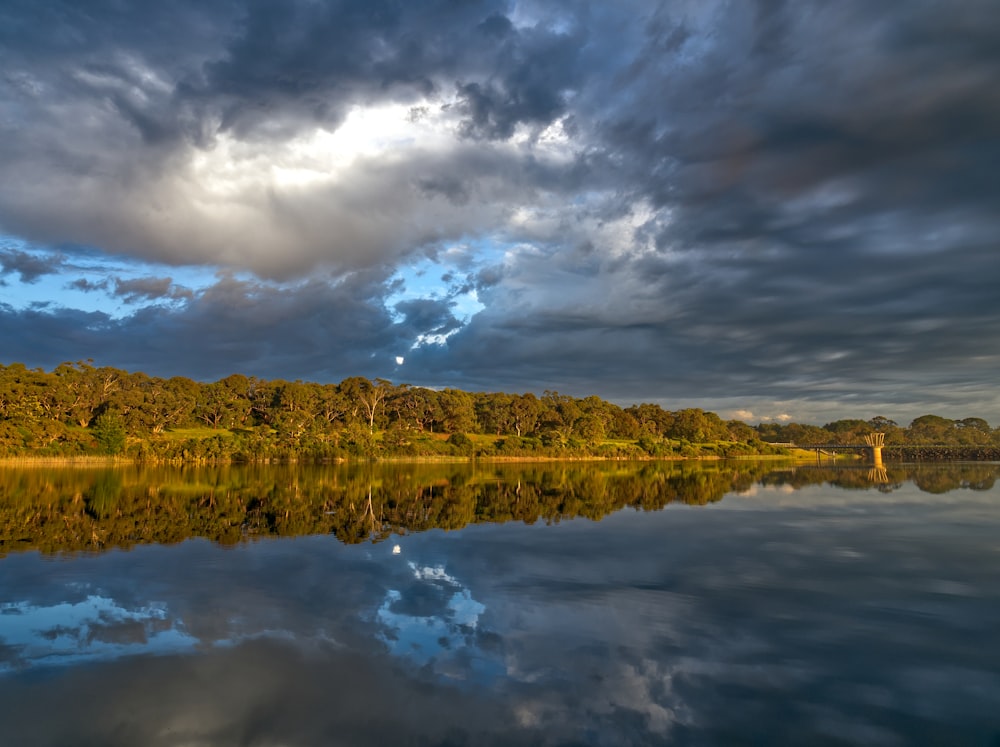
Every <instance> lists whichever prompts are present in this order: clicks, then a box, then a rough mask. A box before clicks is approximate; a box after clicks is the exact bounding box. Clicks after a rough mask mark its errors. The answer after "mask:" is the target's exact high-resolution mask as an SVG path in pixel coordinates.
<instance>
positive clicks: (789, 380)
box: [0, 0, 1000, 425]
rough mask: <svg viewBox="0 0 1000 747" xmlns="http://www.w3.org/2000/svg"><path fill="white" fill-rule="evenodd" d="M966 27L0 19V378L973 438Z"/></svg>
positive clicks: (919, 18)
mask: <svg viewBox="0 0 1000 747" xmlns="http://www.w3.org/2000/svg"><path fill="white" fill-rule="evenodd" d="M997 80H1000V14H997V13H996V12H995V5H994V2H993V0H950V1H948V2H945V1H944V0H937V1H932V0H907V1H906V2H879V3H872V2H869V1H868V0H838V1H837V2H826V1H820V0H815V1H813V0H797V1H796V2H784V1H782V0H728V1H723V0H664V1H663V2H649V1H646V0H617V1H616V2H614V3H608V2H603V1H595V2H587V0H573V1H572V2H569V1H565V0H544V1H542V0H525V1H511V2H504V1H501V0H481V1H478V2H476V1H472V0H464V1H463V0H411V1H408V2H398V1H389V0H386V1H383V0H281V1H280V2H278V1H277V0H274V1H269V0H176V1H175V2H171V3H140V2H127V1H125V2H123V1H122V0H65V1H64V2H60V1H58V0H4V2H3V3H0V164H2V172H0V173H2V178H0V363H3V364H10V363H13V362H22V363H25V364H26V365H28V366H30V367H42V368H45V369H46V370H50V369H51V368H52V367H54V366H56V365H58V364H59V363H62V362H64V361H77V360H87V359H92V360H93V361H94V363H95V365H108V366H115V367H119V368H124V369H127V370H133V371H144V372H146V373H148V374H150V375H154V376H163V377H167V376H187V377H190V378H194V379H197V380H200V381H212V380H217V379H219V378H222V377H224V376H227V375H229V374H231V373H243V374H246V375H252V376H257V377H261V378H266V379H286V380H295V379H302V380H305V381H317V382H324V383H325V382H338V381H340V380H342V379H344V378H347V377H350V376H358V375H360V376H366V377H369V378H375V377H382V378H386V379H389V380H391V381H393V382H394V383H397V384H398V383H409V384H413V385H419V386H431V387H458V388H462V389H466V390H471V391H507V392H526V391H532V392H536V393H539V394H540V393H542V392H544V391H546V390H554V391H558V392H560V393H563V394H572V395H575V396H587V395H590V394H596V395H598V396H601V397H603V398H605V399H609V400H612V401H614V402H617V403H619V404H622V405H623V406H627V405H629V404H633V403H639V402H654V403H657V404H660V405H661V406H663V407H665V408H667V409H680V408H682V407H702V408H704V409H708V410H713V411H715V412H718V413H719V414H720V415H722V416H723V417H726V418H741V419H744V420H747V421H748V422H751V423H756V422H763V421H768V420H795V421H798V422H816V423H824V422H828V421H830V420H834V419H839V418H846V417H861V418H865V419H867V418H871V417H874V416H876V415H883V416H886V417H889V418H892V419H894V420H897V421H898V422H900V423H901V424H904V425H905V424H907V423H909V421H910V420H912V419H913V418H914V417H917V416H919V415H922V414H926V413H936V414H939V415H943V416H945V417H952V418H962V417H969V416H977V417H984V418H986V419H987V420H989V421H990V422H991V423H992V424H993V425H1000V391H998V388H997V385H996V382H997V379H998V375H1000V261H998V260H997V259H996V257H995V256H994V255H995V254H996V242H997V236H998V234H1000V231H998V228H1000V179H998V178H997V171H998V167H1000V88H998V86H997V85H996V81H997Z"/></svg>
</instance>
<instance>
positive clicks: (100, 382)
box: [0, 361, 1000, 461]
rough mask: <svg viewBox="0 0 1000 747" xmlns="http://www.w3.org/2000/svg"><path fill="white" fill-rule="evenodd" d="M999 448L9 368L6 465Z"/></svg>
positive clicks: (357, 390) (698, 417) (315, 386)
mask: <svg viewBox="0 0 1000 747" xmlns="http://www.w3.org/2000/svg"><path fill="white" fill-rule="evenodd" d="M872 431H880V432H883V433H885V442H886V445H887V446H892V445H901V444H936V445H950V446H984V447H985V446H998V445H1000V430H998V429H993V428H992V427H991V426H990V424H989V423H987V422H986V421H985V420H983V419H982V418H977V417H967V418H964V419H961V420H951V419H948V418H944V417H941V416H938V415H931V414H928V415H923V416H921V417H919V418H916V419H915V420H914V421H912V422H911V423H910V424H909V425H908V426H901V425H899V424H898V423H896V422H895V421H893V420H891V419H889V418H887V417H885V416H875V417H872V418H870V419H868V420H861V419H848V420H838V421H835V422H832V423H827V424H826V425H823V426H817V425H808V424H799V423H788V424H781V425H779V424H776V423H760V424H757V425H756V426H752V425H749V424H747V423H745V422H743V421H741V420H728V421H726V420H723V419H722V418H720V417H719V416H718V415H717V414H716V413H713V412H708V411H704V410H701V409H698V408H685V409H681V410H676V411H671V410H667V409H664V408H663V407H661V406H660V405H656V404H649V403H642V404H633V405H631V406H628V407H621V406H619V405H616V404H614V403H611V402H608V401H606V400H603V399H601V398H600V397H598V396H594V395H592V396H588V397H583V398H577V397H572V396H569V395H565V394H560V393H559V392H556V391H546V392H544V393H543V394H542V395H541V396H537V395H535V394H533V393H530V392H529V393H524V394H511V393H504V392H466V391H461V390H458V389H451V388H444V389H429V388H425V387H417V386H412V385H409V384H394V383H392V382H390V381H387V380H384V379H376V380H374V381H370V380H368V379H365V378H363V377H357V376H356V377H351V378H347V379H344V380H343V381H341V382H340V383H337V384H319V383H312V382H303V381H298V380H297V381H284V380H281V379H274V380H264V379H258V378H255V377H248V376H244V375H242V374H233V375H231V376H227V377H225V378H223V379H220V380H218V381H214V382H206V383H202V382H197V381H194V380H192V379H188V378H184V377H172V378H168V379H164V378H159V377H156V376H150V375H147V374H145V373H142V372H129V371H124V370H121V369H117V368H111V367H107V366H95V365H93V364H92V363H91V362H89V361H87V362H82V361H81V362H77V363H63V364H61V365H59V366H57V367H56V368H55V369H53V370H52V371H48V372H47V371H44V370H42V369H28V368H26V367H25V366H24V365H23V364H20V363H13V364H11V365H7V366H5V365H0V456H50V457H60V456H78V455H86V454H107V455H125V456H128V457H133V458H137V459H171V460H218V461H253V460H258V459H293V458H309V459H336V458H348V457H367V458H370V457H376V456H474V455H478V456H496V457H503V456H539V457H552V456H599V457H609V458H643V457H662V456H680V457H696V456H723V457H725V456H739V455H748V454H761V453H773V452H774V451H776V450H778V449H780V448H783V447H787V446H788V445H790V444H796V445H803V446H808V445H817V444H857V443H861V441H862V438H863V436H864V435H865V434H867V433H870V432H872Z"/></svg>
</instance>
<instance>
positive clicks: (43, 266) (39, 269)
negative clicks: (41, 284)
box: [0, 249, 63, 283]
mask: <svg viewBox="0 0 1000 747" xmlns="http://www.w3.org/2000/svg"><path fill="white" fill-rule="evenodd" d="M62 266H63V259H62V258H61V257H54V256H39V255H38V254H33V253H31V252H23V251H19V250H17V249H8V250H5V251H0V275H8V274H16V275H18V276H19V277H20V278H21V282H22V283H34V282H36V281H37V280H38V279H39V278H40V277H42V276H43V275H52V274H54V273H57V272H59V271H60V270H61V269H62Z"/></svg>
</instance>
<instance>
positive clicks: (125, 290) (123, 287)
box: [114, 277, 193, 303]
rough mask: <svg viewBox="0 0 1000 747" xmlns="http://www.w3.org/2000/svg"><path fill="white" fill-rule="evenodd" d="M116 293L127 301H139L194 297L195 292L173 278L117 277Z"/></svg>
mask: <svg viewBox="0 0 1000 747" xmlns="http://www.w3.org/2000/svg"><path fill="white" fill-rule="evenodd" d="M114 295H115V296H117V297H119V298H121V299H122V300H124V301H125V302H126V303H135V302H137V301H155V300H158V299H173V300H176V299H181V298H192V297H193V294H192V293H191V291H189V290H187V289H186V288H178V287H177V286H176V285H174V281H173V280H172V279H171V278H153V277H148V278H134V279H131V280H123V279H122V278H115V289H114Z"/></svg>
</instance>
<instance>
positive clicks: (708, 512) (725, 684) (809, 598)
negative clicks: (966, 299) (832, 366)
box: [0, 464, 1000, 747]
mask: <svg viewBox="0 0 1000 747" xmlns="http://www.w3.org/2000/svg"><path fill="white" fill-rule="evenodd" d="M906 469H907V470H908V471H900V470H899V469H897V468H896V467H890V468H889V475H888V477H889V478H890V482H888V483H875V484H873V483H871V482H869V481H868V479H867V472H868V470H867V468H859V469H848V470H842V469H828V468H825V467H824V468H813V467H810V468H807V469H790V468H777V469H776V468H775V467H774V465H753V464H745V465H721V464H719V465H710V466H709V468H708V469H705V470H698V469H697V468H692V467H690V466H689V467H686V468H681V467H678V466H675V465H582V466H581V465H562V466H557V465H548V466H538V467H533V468H531V469H528V470H522V471H518V470H515V469H513V468H507V467H504V468H500V469H499V470H491V471H489V472H488V473H486V474H482V473H477V472H474V471H471V470H463V469H461V468H458V467H454V466H453V467H434V468H427V469H425V468H419V469H418V468H408V469H404V468H402V467H394V468H392V469H391V470H389V471H387V472H385V473H377V472H372V471H368V472H367V473H366V472H364V471H358V473H357V474H356V475H353V476H349V477H344V476H343V475H338V474H336V473H332V472H323V471H320V472H318V473H317V474H316V475H315V477H316V478H317V479H321V480H326V482H325V483H322V484H317V483H310V482H309V481H307V480H306V479H305V478H304V477H303V476H302V475H301V474H298V476H296V474H297V473H295V472H294V471H292V470H286V471H277V472H274V473H271V474H267V472H266V471H263V470H262V471H260V472H256V473H241V472H239V471H237V472H235V473H230V472H225V471H219V472H215V473H213V472H211V471H192V472H187V473H186V474H185V479H187V478H191V479H189V480H188V482H187V483H185V482H184V481H182V480H180V479H177V478H176V475H174V474H173V473H169V472H164V473H160V474H161V476H162V477H166V478H170V479H172V480H174V481H173V482H167V481H165V482H164V483H163V484H162V485H160V486H159V487H158V488H156V489H155V491H153V489H151V488H149V487H148V485H149V484H150V483H145V485H146V486H147V487H145V488H143V483H142V482H141V481H140V480H139V479H138V476H137V475H135V474H130V473H129V472H127V471H123V472H119V473H117V474H116V475H115V476H113V479H112V477H109V476H108V475H102V474H99V473H89V474H88V475H87V476H86V478H81V477H80V476H75V477H74V476H72V475H69V474H64V473H62V472H56V473H52V474H51V475H49V477H48V478H46V479H45V480H42V479H40V478H39V477H38V476H31V477H28V478H25V477H23V476H21V477H19V479H20V480H21V482H20V483H16V481H15V484H17V485H20V486H21V487H20V488H18V489H14V488H12V487H11V485H10V484H8V485H7V487H6V488H5V490H6V491H7V492H6V494H5V496H6V498H5V502H4V505H5V506H6V508H5V509H4V510H10V511H21V512H23V513H22V514H21V515H24V516H29V517H32V516H33V517H37V516H39V515H44V513H45V511H47V510H50V509H48V508H45V507H46V506H53V507H58V506H61V505H65V506H74V505H77V504H76V503H75V502H74V499H73V496H74V495H79V499H78V501H79V502H82V503H84V504H85V508H84V510H83V516H87V517H90V521H91V522H92V523H91V524H89V525H88V524H83V523H81V524H79V525H73V526H74V530H75V531H77V532H83V531H86V529H88V528H89V529H91V531H95V532H104V534H103V535H100V536H102V537H104V538H109V537H118V538H121V537H125V536H126V534H125V530H124V529H123V528H122V527H123V526H124V525H125V524H126V523H127V522H126V520H127V521H132V522H135V521H138V520H139V519H140V518H141V516H140V514H139V512H138V510H137V509H136V510H135V512H133V508H132V507H134V506H138V505H140V503H141V501H142V500H143V499H142V498H141V496H143V495H146V496H147V497H148V498H147V499H148V500H152V497H164V496H166V498H165V502H166V503H167V504H168V505H167V507H166V508H164V509H163V512H164V513H165V514H166V515H167V516H168V517H170V518H173V519H176V520H177V521H178V522H181V524H182V528H189V527H196V528H197V527H200V528H202V529H203V530H206V529H211V530H212V531H217V530H219V529H220V528H226V527H229V526H231V525H232V524H233V523H237V522H238V523H237V533H236V534H235V535H234V536H233V535H229V534H227V533H226V532H225V531H224V532H222V537H223V538H229V539H230V540H231V541H229V543H228V544H221V543H218V542H214V541H209V540H207V539H204V538H189V539H182V540H181V541H178V542H177V543H175V544H173V545H166V544H158V543H152V542H150V543H148V544H145V543H144V542H143V541H140V539H143V538H148V537H153V536H160V534H161V533H165V532H167V526H166V523H164V526H163V527H162V528H159V529H156V531H155V532H153V531H152V529H151V528H152V527H155V526H157V524H156V522H157V521H159V519H157V518H155V517H153V518H150V519H149V524H147V525H142V526H146V527H149V528H150V530H149V531H148V533H146V534H143V533H142V532H144V531H146V530H144V529H142V527H140V528H139V529H136V530H133V531H135V537H138V538H139V539H136V540H133V541H132V542H131V545H130V549H128V550H127V551H124V550H122V549H107V548H108V544H105V545H104V546H103V547H104V548H105V549H104V551H102V552H87V553H67V552H60V553H56V554H47V553H42V552H12V553H8V554H7V555H6V557H4V558H3V559H0V672H2V674H0V724H2V731H0V734H2V737H3V738H2V740H0V741H2V742H5V743H9V744H18V745H51V744H80V745H88V744H101V745H135V744H142V745H151V746H152V747H162V746H169V747H181V746H182V745H183V746H185V747H187V746H189V745H214V746H219V745H221V746H223V747H226V746H228V745H278V744H281V745H296V746H298V745H326V744H354V745H381V744H385V743H386V742H387V741H390V740H391V741H394V742H402V743H404V744H452V745H455V744H486V745H490V744H495V745H501V744H529V745H530V744H536V745H565V744H588V745H589V744H593V745H625V744H628V745H644V744H679V745H715V744H762V743H808V744H890V745H892V744H949V745H964V744H969V745H991V744H992V742H991V740H993V739H994V738H995V737H996V734H997V722H996V718H995V713H994V711H995V703H996V702H1000V645H998V644H1000V640H998V634H997V631H998V630H1000V590H998V587H997V584H996V578H997V577H998V571H1000V544H998V542H997V537H998V536H1000V532H998V530H1000V507H998V498H1000V490H998V488H997V487H996V486H995V485H994V484H993V481H994V480H995V477H996V471H997V469H998V466H997V465H970V466H968V467H959V466H954V465H949V466H947V467H943V468H933V467H926V466H919V467H914V468H912V469H911V468H906ZM211 480H214V482H210V481H211ZM33 481H34V482H33ZM98 481H103V482H101V484H102V485H103V486H104V487H102V488H101V489H100V490H99V491H98V490H97V488H96V485H97V484H98ZM185 484H188V485H190V487H189V488H188V489H187V490H185V489H183V488H184V485H185ZM29 485H33V486H36V487H43V488H45V490H44V491H43V494H42V495H41V497H40V496H39V495H35V496H34V497H32V496H31V495H29V493H28V492H26V491H25V490H24V489H25V488H26V487H27V486H29ZM45 486H48V487H45ZM115 486H116V487H115ZM944 486H948V491H947V492H946V493H944V492H940V491H941V490H942V489H943V487H944ZM265 488H267V489H268V491H265ZM369 489H370V490H371V493H370V495H371V504H370V510H369V505H368V504H367V499H368V496H369ZM688 489H689V490H690V491H691V492H690V493H689V494H687V495H686V497H685V493H684V491H685V490H688ZM18 490H20V491H21V492H20V493H18ZM144 491H145V492H144ZM628 491H634V492H633V494H632V495H629V494H628ZM932 491H933V492H932ZM255 492H256V493H257V498H256V500H257V501H258V502H257V503H256V504H253V503H252V501H253V500H254V499H253V498H252V497H251V496H252V494H254V493H255ZM64 493H65V494H66V495H68V496H69V497H68V498H65V499H63V498H60V496H61V495H64ZM98 494H100V495H102V496H104V497H103V498H102V499H101V500H102V501H104V502H103V503H100V504H99V502H98V501H97V500H96V498H92V499H90V504H88V498H87V496H97V495H98ZM170 496H175V498H170ZM295 496H298V498H296V497H295ZM414 496H420V500H415V499H414ZM12 497H16V500H7V499H11V498H12ZM171 501H176V502H175V503H173V504H172V503H171ZM210 501H214V502H215V506H216V508H217V509H218V511H219V513H220V514H222V515H224V516H225V521H223V520H222V519H221V518H216V519H213V518H212V517H211V515H210V514H209V513H208V512H205V513H202V509H201V507H203V506H204V504H205V503H206V502H210ZM296 501H299V502H300V503H298V504H297V503H296ZM504 501H506V502H507V503H506V505H505V504H504ZM352 502H353V504H354V508H353V511H354V513H353V514H352V513H350V512H351V511H352V508H351V504H352ZM155 504H156V502H155V501H153V505H155ZM702 504H704V506H703V505H702ZM87 505H91V508H90V510H89V512H88V510H87V509H86V506H87ZM241 505H242V507H243V508H242V510H240V509H239V507H240V506H241ZM251 505H253V506H255V508H254V509H250V508H248V507H249V506H251ZM100 506H103V508H101V507H100ZM281 506H285V507H287V509H286V510H287V512H288V516H287V518H284V517H285V513H284V511H282V510H280V508H279V507H281ZM622 506H625V507H637V508H641V509H652V508H660V507H665V509H664V510H640V511H636V510H620V508H621V507H622ZM616 507H618V508H616ZM51 510H55V509H54V508H53V509H51ZM185 510H186V511H187V512H188V513H187V514H185V513H184V511H185ZM252 510H257V511H258V512H259V514H258V515H266V514H270V515H271V516H273V519H268V520H266V521H263V520H262V523H261V524H260V526H262V527H269V528H270V529H269V530H268V531H271V530H273V529H277V528H278V527H281V528H283V530H284V531H285V532H286V533H291V530H292V527H300V526H301V527H304V528H306V529H307V530H308V531H306V532H305V533H303V534H302V535H300V536H295V537H288V536H281V537H279V536H273V537H270V538H269V537H266V536H265V532H264V531H263V530H261V531H260V532H258V533H257V534H254V533H253V532H252V531H251V530H250V523H251V522H250V518H252V517H253V516H254V514H253V513H252ZM327 511H333V512H334V513H333V514H327V513H326V512H327ZM338 511H345V512H347V515H348V517H353V518H351V521H353V522H356V523H353V524H352V523H351V521H346V520H344V517H342V516H341V517H339V518H338V514H337V512H338ZM185 516H186V517H187V518H185ZM584 516H587V517H589V518H592V519H600V521H584V520H572V521H571V520H569V519H570V518H572V517H584ZM101 517H103V518H101ZM248 517H250V518H248ZM324 517H332V518H324ZM372 517H374V519H375V521H376V525H375V531H374V533H372V528H371V522H372ZM441 517H445V518H446V519H447V520H448V522H450V523H448V522H446V523H445V527H444V528H447V529H450V530H452V531H441V530H440V529H435V528H434V525H433V523H432V520H435V521H436V520H440V519H441ZM487 517H495V518H497V520H498V521H497V523H492V522H490V521H488V520H487ZM106 519H111V520H112V522H111V524H110V525H106V524H103V523H101V522H103V521H104V520H106ZM279 519H281V521H279ZM512 519H517V520H512ZM73 521H81V522H82V521H83V519H81V518H80V516H79V515H78V514H72V515H69V519H68V521H67V523H68V524H72V522H73ZM212 521H216V522H217V523H214V524H213V523H211V522H212ZM324 521H332V522H334V523H332V524H323V523H322V522H324ZM12 522H13V519H11V518H10V517H9V516H8V518H7V519H5V524H4V526H10V525H11V523H12ZM282 522H284V523H282ZM317 522H319V523H317ZM337 522H342V523H337ZM317 526H319V527H320V528H321V531H319V532H314V531H312V530H313V528H315V527H317ZM458 527H463V528H462V529H461V531H453V530H454V529H456V528H458ZM227 531H228V530H227ZM338 531H345V532H346V537H347V538H348V539H349V540H351V541H348V542H343V541H340V536H341V535H340V534H339V533H338ZM23 536H28V535H27V534H25V535H23ZM54 536H55V535H54V534H47V535H44V537H43V539H42V540H38V539H33V540H31V541H32V542H34V543H35V546H36V547H44V546H45V545H44V544H43V541H44V542H50V541H51V538H52V537H54ZM170 536H172V535H170ZM202 536H203V537H204V536H210V537H212V538H213V539H215V536H214V535H212V534H211V533H210V532H208V531H205V532H204V533H203V535H202ZM371 537H374V538H375V539H379V538H385V539H388V540H389V541H387V542H374V543H372V542H357V541H356V540H357V539H359V538H360V539H362V540H364V539H368V538H371ZM250 540H255V541H250ZM28 544H29V542H27V541H25V542H22V546H24V545H28ZM50 547H51V546H50ZM55 549H58V548H55ZM140 652H141V654H142V655H138V654H139V653H140Z"/></svg>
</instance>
